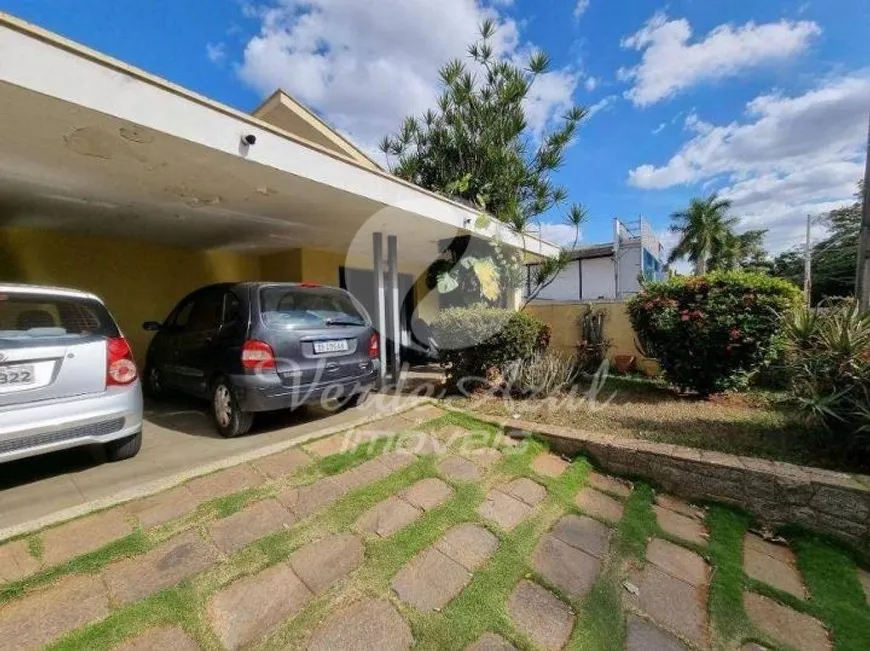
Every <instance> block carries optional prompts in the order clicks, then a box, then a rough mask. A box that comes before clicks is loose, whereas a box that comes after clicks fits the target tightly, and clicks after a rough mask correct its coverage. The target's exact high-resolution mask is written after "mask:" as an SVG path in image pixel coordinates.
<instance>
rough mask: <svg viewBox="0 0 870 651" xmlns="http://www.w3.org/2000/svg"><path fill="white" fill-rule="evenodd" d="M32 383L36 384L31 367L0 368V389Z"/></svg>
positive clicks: (34, 374)
mask: <svg viewBox="0 0 870 651" xmlns="http://www.w3.org/2000/svg"><path fill="white" fill-rule="evenodd" d="M34 382H36V373H35V372H34V370H33V366H32V365H26V366H24V365H23V366H4V367H0V389H2V388H4V387H9V386H19V385H25V384H33V383H34Z"/></svg>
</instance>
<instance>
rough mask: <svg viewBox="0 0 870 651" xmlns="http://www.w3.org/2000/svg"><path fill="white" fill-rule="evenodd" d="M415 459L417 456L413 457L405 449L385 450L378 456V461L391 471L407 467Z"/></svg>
mask: <svg viewBox="0 0 870 651" xmlns="http://www.w3.org/2000/svg"><path fill="white" fill-rule="evenodd" d="M416 460H417V457H415V456H414V455H413V454H411V453H410V452H408V451H407V450H393V451H392V452H385V453H384V454H382V455H381V456H379V457H378V461H380V462H381V463H382V464H384V465H385V466H386V467H387V468H389V469H390V470H392V471H393V472H396V471H397V470H402V469H403V468H407V467H408V466H410V465H411V464H412V463H414V462H415V461H416Z"/></svg>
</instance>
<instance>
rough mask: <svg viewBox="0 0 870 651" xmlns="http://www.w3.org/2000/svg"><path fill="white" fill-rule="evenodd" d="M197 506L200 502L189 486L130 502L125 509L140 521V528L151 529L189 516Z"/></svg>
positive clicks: (178, 487)
mask: <svg viewBox="0 0 870 651" xmlns="http://www.w3.org/2000/svg"><path fill="white" fill-rule="evenodd" d="M197 506H199V500H198V499H196V498H195V497H194V496H193V493H191V492H190V489H188V487H187V486H176V487H175V488H173V489H171V490H168V491H166V492H165V493H158V494H157V495H152V496H151V497H146V498H144V499H141V500H135V501H133V502H130V503H128V504H126V505H125V506H124V508H125V510H126V511H127V513H129V514H130V515H133V516H135V517H136V518H137V519H138V520H139V526H141V527H142V528H143V529H151V528H152V527H156V526H159V525H161V524H165V523H167V522H169V521H170V520H179V519H181V518H183V517H185V516H188V515H190V514H191V513H193V512H194V510H195V509H196V507H197Z"/></svg>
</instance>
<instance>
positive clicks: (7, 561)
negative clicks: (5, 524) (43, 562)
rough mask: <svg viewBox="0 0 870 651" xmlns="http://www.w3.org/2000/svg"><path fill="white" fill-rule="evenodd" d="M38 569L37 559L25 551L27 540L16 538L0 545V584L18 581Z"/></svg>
mask: <svg viewBox="0 0 870 651" xmlns="http://www.w3.org/2000/svg"><path fill="white" fill-rule="evenodd" d="M38 569H39V561H38V560H36V559H35V558H34V557H33V556H31V555H30V553H29V552H28V551H27V541H25V540H16V541H15V542H11V543H7V544H6V545H3V546H2V547H0V585H2V584H4V583H7V582H10V581H18V580H19V579H23V578H24V577H26V576H29V575H31V574H33V573H34V572H36V570H38Z"/></svg>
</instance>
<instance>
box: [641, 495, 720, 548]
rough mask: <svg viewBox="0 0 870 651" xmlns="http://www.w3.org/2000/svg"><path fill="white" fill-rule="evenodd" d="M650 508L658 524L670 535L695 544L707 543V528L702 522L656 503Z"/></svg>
mask: <svg viewBox="0 0 870 651" xmlns="http://www.w3.org/2000/svg"><path fill="white" fill-rule="evenodd" d="M652 508H653V512H654V513H655V514H656V521H657V522H658V524H659V526H660V527H661V528H662V529H663V530H664V531H665V532H667V533H668V534H670V535H671V536H674V537H676V538H681V539H682V540H685V541H688V542H691V543H695V544H696V545H706V544H707V529H706V527H704V524H703V523H702V522H700V521H698V520H696V519H695V518H690V517H688V516H686V515H682V514H681V513H677V512H676V511H671V510H670V509H665V508H662V507H661V506H659V505H657V504H654V505H653V507H652Z"/></svg>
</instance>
